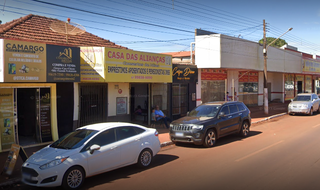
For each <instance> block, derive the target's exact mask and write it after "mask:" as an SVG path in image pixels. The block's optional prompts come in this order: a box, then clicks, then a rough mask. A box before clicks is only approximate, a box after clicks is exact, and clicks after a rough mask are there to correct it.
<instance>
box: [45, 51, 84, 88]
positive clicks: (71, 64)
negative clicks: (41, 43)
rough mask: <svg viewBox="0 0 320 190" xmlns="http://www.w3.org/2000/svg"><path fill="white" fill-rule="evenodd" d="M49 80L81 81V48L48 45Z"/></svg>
mask: <svg viewBox="0 0 320 190" xmlns="http://www.w3.org/2000/svg"><path fill="white" fill-rule="evenodd" d="M47 52H48V54H47V82H80V48H78V47H67V46H55V45H47Z"/></svg>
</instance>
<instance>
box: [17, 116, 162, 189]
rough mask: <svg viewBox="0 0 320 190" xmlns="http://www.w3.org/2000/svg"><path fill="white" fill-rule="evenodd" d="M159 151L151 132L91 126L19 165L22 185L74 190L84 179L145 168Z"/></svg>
mask: <svg viewBox="0 0 320 190" xmlns="http://www.w3.org/2000/svg"><path fill="white" fill-rule="evenodd" d="M159 151H160V141H159V139H158V132H157V131H156V130H155V129H151V128H145V127H143V126H140V125H136V124H131V123H122V122H117V123H116V122H113V123H112V122H110V123H99V124H92V125H88V126H84V127H81V128H78V129H77V130H76V131H74V132H72V133H69V134H67V135H65V136H63V137H62V138H60V139H59V140H57V141H56V142H54V143H52V144H51V145H48V146H47V147H45V148H43V149H41V150H39V151H38V152H36V153H35V154H33V155H32V156H30V158H28V160H27V161H26V162H25V163H23V165H22V181H23V182H24V183H25V184H28V185H31V186H38V187H54V186H61V185H62V186H63V187H64V188H65V189H77V188H79V187H80V186H81V185H82V184H83V182H84V179H85V177H89V176H93V175H96V174H100V173H103V172H107V171H110V170H114V169H117V168H120V167H124V166H127V165H131V164H138V165H139V166H141V167H147V166H149V165H150V163H151V161H152V158H153V157H154V156H155V155H156V154H157V153H158V152H159Z"/></svg>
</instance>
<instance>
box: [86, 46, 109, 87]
mask: <svg viewBox="0 0 320 190" xmlns="http://www.w3.org/2000/svg"><path fill="white" fill-rule="evenodd" d="M80 52H81V53H80V56H81V60H80V64H81V82H104V81H105V65H104V64H105V63H104V60H105V54H104V47H81V48H80Z"/></svg>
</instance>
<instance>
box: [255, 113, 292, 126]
mask: <svg viewBox="0 0 320 190" xmlns="http://www.w3.org/2000/svg"><path fill="white" fill-rule="evenodd" d="M283 115H287V112H284V113H279V114H277V115H273V116H270V117H266V118H264V119H261V120H259V121H255V122H252V123H251V124H257V123H261V122H263V121H268V120H270V119H274V118H276V117H280V116H283Z"/></svg>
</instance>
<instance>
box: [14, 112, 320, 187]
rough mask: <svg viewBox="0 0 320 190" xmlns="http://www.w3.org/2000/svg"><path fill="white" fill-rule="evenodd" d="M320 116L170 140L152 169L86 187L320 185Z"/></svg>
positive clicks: (129, 170) (123, 172)
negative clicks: (198, 140) (243, 132)
mask: <svg viewBox="0 0 320 190" xmlns="http://www.w3.org/2000/svg"><path fill="white" fill-rule="evenodd" d="M319 121H320V114H317V115H313V116H288V115H286V116H283V117H280V118H278V119H274V120H271V121H267V122H263V123H261V124H258V125H255V126H254V127H252V128H251V134H250V136H249V137H247V138H241V137H238V136H237V135H232V136H230V137H224V138H221V139H219V140H218V142H217V145H216V146H215V147H213V148H209V149H208V148H202V147H201V146H193V145H184V146H169V147H166V148H163V149H162V150H161V151H160V152H159V154H158V155H157V156H156V157H155V158H154V161H153V163H152V165H151V167H150V168H148V169H146V170H142V169H139V168H137V167H136V166H129V167H125V168H122V169H118V170H115V171H111V172H108V173H105V174H101V175H97V176H94V177H90V178H87V179H86V181H85V184H84V186H83V188H82V189H114V190H117V189H121V190H122V189H130V190H149V189H152V190H164V189H165V190H171V189H187V190H188V189H201V188H207V189H223V190H225V189H232V190H235V189H246V190H248V189H254V190H257V189H272V190H277V189H279V190H280V189H281V190H283V189H290V190H296V189H301V190H302V189H303V190H305V189H308V190H312V189H320V138H319V135H320V122H319ZM11 189H32V188H30V187H28V186H25V185H21V186H15V187H14V188H11ZM52 189H60V188H52Z"/></svg>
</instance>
